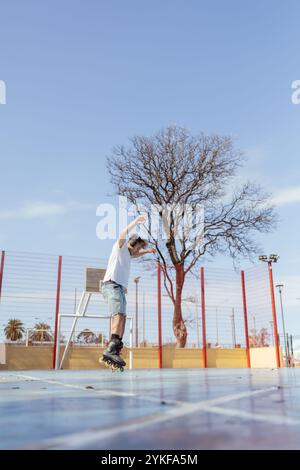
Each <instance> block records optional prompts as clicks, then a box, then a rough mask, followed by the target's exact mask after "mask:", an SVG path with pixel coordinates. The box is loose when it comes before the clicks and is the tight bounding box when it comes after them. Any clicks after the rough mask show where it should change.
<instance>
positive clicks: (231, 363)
mask: <svg viewBox="0 0 300 470" xmlns="http://www.w3.org/2000/svg"><path fill="white" fill-rule="evenodd" d="M63 350H64V348H63V347H62V348H61V350H60V355H62V353H63ZM102 352H103V348H99V347H76V346H75V347H72V348H70V349H69V351H68V354H67V357H66V359H65V363H64V369H98V368H99V367H101V368H104V367H105V366H104V365H103V364H99V362H98V359H99V357H100V356H102ZM52 354H53V348H52V346H28V347H26V346H23V345H22V346H17V345H11V344H6V345H5V356H6V364H5V365H0V370H34V369H51V368H52ZM122 355H123V357H124V359H125V361H126V363H127V365H129V350H128V349H126V348H124V350H123V354H122ZM250 360H251V367H253V368H260V367H266V368H269V367H276V355H275V349H274V348H271V347H269V348H251V349H250ZM162 365H163V367H164V368H202V367H203V354H202V350H201V349H196V348H184V349H178V348H175V347H169V346H165V347H163V355H162ZM281 365H283V364H282V357H281ZM207 367H209V368H229V369H232V368H245V367H247V356H246V350H245V349H242V348H236V349H214V348H208V349H207ZM133 368H134V369H157V368H158V348H157V347H153V348H139V349H135V348H134V349H133Z"/></svg>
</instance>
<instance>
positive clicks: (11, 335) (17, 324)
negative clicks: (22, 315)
mask: <svg viewBox="0 0 300 470" xmlns="http://www.w3.org/2000/svg"><path fill="white" fill-rule="evenodd" d="M24 332H25V328H24V325H23V323H22V322H21V320H18V319H16V318H12V319H10V320H8V323H7V325H6V327H5V328H4V333H5V336H6V339H8V340H10V341H18V340H19V339H22V338H23V333H24Z"/></svg>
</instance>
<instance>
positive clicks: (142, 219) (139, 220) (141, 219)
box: [134, 215, 146, 225]
mask: <svg viewBox="0 0 300 470" xmlns="http://www.w3.org/2000/svg"><path fill="white" fill-rule="evenodd" d="M145 222H146V217H145V216H144V215H139V216H138V217H137V218H136V219H135V221H134V224H135V225H141V224H144V223H145Z"/></svg>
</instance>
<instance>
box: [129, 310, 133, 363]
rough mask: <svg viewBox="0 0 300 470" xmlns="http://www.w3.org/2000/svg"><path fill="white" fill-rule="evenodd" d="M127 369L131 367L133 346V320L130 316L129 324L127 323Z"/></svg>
mask: <svg viewBox="0 0 300 470" xmlns="http://www.w3.org/2000/svg"><path fill="white" fill-rule="evenodd" d="M129 328H130V329H129V369H130V370H131V369H132V362H133V361H132V359H133V358H132V346H133V321H132V318H130V324H129Z"/></svg>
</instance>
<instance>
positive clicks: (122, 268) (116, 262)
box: [103, 240, 131, 288]
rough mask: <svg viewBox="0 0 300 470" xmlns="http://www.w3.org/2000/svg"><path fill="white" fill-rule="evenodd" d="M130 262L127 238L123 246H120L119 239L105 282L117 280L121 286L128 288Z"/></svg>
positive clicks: (111, 257)
mask: <svg viewBox="0 0 300 470" xmlns="http://www.w3.org/2000/svg"><path fill="white" fill-rule="evenodd" d="M130 264H131V256H130V252H129V250H128V246H127V240H126V241H125V243H124V245H123V246H122V248H119V241H117V242H116V243H115V244H114V246H113V249H112V252H111V254H110V257H109V260H108V265H107V269H106V273H105V276H104V279H103V282H106V281H115V282H117V283H118V284H120V285H121V286H123V287H126V288H127V285H128V279H129V274H130Z"/></svg>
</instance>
